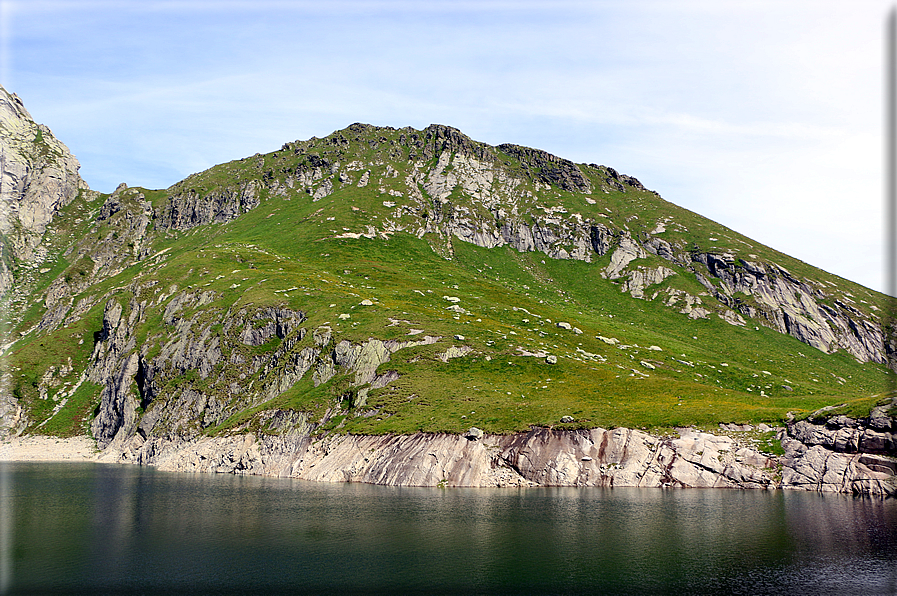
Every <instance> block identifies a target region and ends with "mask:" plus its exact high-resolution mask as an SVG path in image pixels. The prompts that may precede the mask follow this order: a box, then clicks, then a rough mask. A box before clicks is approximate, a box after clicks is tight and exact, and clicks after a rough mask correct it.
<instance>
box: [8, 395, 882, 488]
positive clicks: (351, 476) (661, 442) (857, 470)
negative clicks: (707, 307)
mask: <svg viewBox="0 0 897 596" xmlns="http://www.w3.org/2000/svg"><path fill="white" fill-rule="evenodd" d="M873 413H874V412H873ZM885 422H887V428H881V427H882V426H884V425H885ZM891 423H892V420H890V419H889V418H885V419H879V420H878V422H875V420H874V417H870V419H866V420H864V421H856V420H853V419H848V418H844V417H838V418H832V419H829V420H828V421H826V422H825V423H822V424H813V423H812V422H808V421H801V422H796V423H793V424H789V426H788V428H787V429H786V428H782V429H778V434H777V438H778V439H780V440H781V445H782V447H783V449H784V451H785V453H784V455H780V456H776V455H771V454H768V453H764V452H762V451H761V450H760V449H759V448H757V446H756V445H755V444H754V443H755V441H754V440H753V439H752V437H754V436H756V435H755V434H753V433H756V432H757V429H755V428H754V427H750V426H734V425H723V427H722V428H721V434H711V433H707V432H701V431H698V430H695V429H678V430H677V433H676V434H675V435H668V436H656V435H652V434H649V433H646V432H643V431H640V430H634V429H626V428H617V429H611V430H605V429H601V428H595V429H589V430H561V429H550V428H534V429H532V430H530V431H529V432H525V433H517V434H511V435H490V434H483V433H482V432H481V431H480V432H476V429H471V432H468V433H466V434H464V435H457V434H446V433H441V434H426V433H417V434H413V435H380V436H372V435H329V436H325V437H313V436H310V435H308V434H305V433H301V432H298V431H292V432H287V433H285V434H279V435H273V434H264V433H260V434H253V433H243V434H235V435H231V436H227V437H204V438H199V439H192V440H190V439H175V440H168V439H161V438H150V439H149V440H144V439H143V438H142V437H140V435H136V436H133V437H131V438H130V439H129V440H127V441H126V442H113V444H111V445H109V446H108V447H107V448H106V449H105V450H103V451H99V450H97V449H96V447H95V445H94V443H93V441H92V440H91V439H89V438H88V437H76V438H73V439H57V438H52V437H18V438H13V439H10V440H9V441H7V442H5V443H4V444H3V445H2V447H0V461H78V460H80V461H100V462H117V463H132V464H139V465H151V466H155V467H156V468H158V469H160V470H166V471H180V472H201V473H231V474H247V475H261V476H276V477H288V478H299V479H304V480H312V481H317V482H362V483H370V484H381V485H390V486H433V487H510V486H576V487H587V486H605V487H613V486H620V487H623V486H626V487H657V488H660V487H680V488H741V489H792V490H809V491H820V492H834V493H846V494H855V495H865V496H875V497H891V496H897V457H895V451H897V449H895V447H897V435H895V434H894V432H892V430H893V429H892V428H891ZM873 424H877V426H878V428H876V427H874V426H873ZM763 430H765V429H763Z"/></svg>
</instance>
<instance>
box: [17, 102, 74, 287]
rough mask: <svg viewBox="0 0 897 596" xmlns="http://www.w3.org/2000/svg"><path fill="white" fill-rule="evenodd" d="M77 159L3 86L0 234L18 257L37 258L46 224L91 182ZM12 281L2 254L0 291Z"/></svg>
mask: <svg viewBox="0 0 897 596" xmlns="http://www.w3.org/2000/svg"><path fill="white" fill-rule="evenodd" d="M80 167H81V166H80V164H79V163H78V160H77V159H75V157H74V156H73V155H72V154H71V153H70V152H69V150H68V148H67V147H66V146H65V145H63V144H62V143H60V142H59V141H58V140H57V139H56V138H55V137H54V136H53V133H51V132H50V129H49V128H47V127H46V126H44V125H42V124H36V123H35V122H34V120H32V118H31V115H30V114H29V113H28V111H27V110H26V109H25V106H24V105H23V104H22V101H21V100H20V99H19V97H18V96H16V95H15V94H10V93H8V92H7V91H6V90H5V89H4V88H3V87H0V233H2V234H3V235H4V236H5V237H6V240H7V241H8V242H9V244H8V245H7V247H6V248H7V250H9V251H10V252H11V253H12V256H13V257H14V258H16V259H19V260H24V261H36V260H39V259H40V258H41V257H42V256H43V255H42V254H40V251H38V252H37V253H36V252H35V251H36V249H37V248H38V246H39V245H40V243H41V240H42V238H43V234H44V232H45V231H46V229H47V225H48V224H49V223H50V221H51V220H52V219H53V216H54V215H56V213H57V212H58V211H59V209H61V208H62V207H64V206H65V205H67V204H68V203H69V202H71V201H72V199H74V198H75V196H76V195H77V194H78V191H79V190H80V189H87V185H86V184H85V183H84V181H83V180H81V177H80V176H79V175H78V168H80ZM11 285H12V275H11V273H10V272H9V270H8V269H7V267H6V259H0V294H5V293H6V292H7V291H8V290H9V288H10V287H11Z"/></svg>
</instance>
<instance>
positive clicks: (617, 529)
mask: <svg viewBox="0 0 897 596" xmlns="http://www.w3.org/2000/svg"><path fill="white" fill-rule="evenodd" d="M4 466H5V467H3V468H2V470H0V493H2V494H0V498H2V501H0V507H2V509H0V522H2V525H3V529H4V530H5V531H4V532H3V535H2V540H0V574H2V578H0V581H2V582H3V586H2V587H3V588H5V593H8V594H70V593H86V594H173V593H175V594H178V593H202V594H245V593H266V594H268V593H321V594H346V593H348V594H355V593H420V594H433V593H437V594H439V593H452V594H803V595H811V594H838V595H841V594H897V501H895V500H893V499H892V500H888V501H881V500H868V499H855V498H851V497H844V496H833V495H818V494H808V493H793V492H781V491H779V492H761V491H726V490H660V489H566V488H553V489H552V488H549V489H542V488H540V489H449V490H441V489H421V488H388V487H380V486H367V485H358V484H339V485H327V484H316V483H308V482H302V481H296V480H287V479H277V478H255V477H248V478H247V477H234V476H225V475H220V476H219V475H216V476H212V475H190V474H169V473H163V472H157V471H154V470H152V469H146V468H139V467H136V466H106V465H99V464H5V465H4Z"/></svg>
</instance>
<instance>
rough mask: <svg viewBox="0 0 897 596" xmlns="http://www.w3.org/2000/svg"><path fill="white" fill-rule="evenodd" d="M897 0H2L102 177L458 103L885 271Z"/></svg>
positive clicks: (189, 165)
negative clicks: (889, 27)
mask: <svg viewBox="0 0 897 596" xmlns="http://www.w3.org/2000/svg"><path fill="white" fill-rule="evenodd" d="M892 5H893V3H892V2H886V1H884V0H882V1H878V0H860V1H858V2H851V3H847V2H843V1H841V0H838V1H830V0H814V1H804V0H790V1H788V2H780V1H777V2H766V1H763V0H750V1H743V2H742V1H735V0H732V1H726V0H717V1H712V2H704V1H700V2H699V1H693V2H689V1H687V0H686V1H682V0H677V1H676V2H670V1H648V0H629V1H627V2H625V3H624V2H602V1H600V0H596V1H591V2H573V1H570V2H565V1H563V0H557V1H551V2H547V1H545V2H526V1H525V0H517V1H513V2H504V1H489V0H480V1H477V2H464V1H453V2H437V1H431V2H426V1H418V2H405V1H394V2H388V1H376V0H371V1H344V2H341V1H330V2H319V1H315V2H305V1H291V2H285V1H280V2H275V1H265V0H258V1H255V2H242V1H234V2H227V1H223V0H220V1H218V2H207V1H201V0H194V1H153V0H144V1H141V2H111V1H101V0H97V1H88V0H83V1H82V0H70V1H42V0H28V1H21V0H0V83H2V84H3V86H4V87H6V88H7V89H8V90H9V91H11V92H14V93H16V94H18V95H19V96H20V97H21V98H22V100H23V101H24V102H25V106H26V107H27V108H28V110H29V111H30V112H31V115H32V116H33V117H34V118H35V120H37V121H38V122H41V123H43V124H46V125H47V126H49V127H50V128H51V129H52V130H53V132H54V134H55V135H56V136H57V137H58V138H59V139H60V140H61V141H62V142H64V143H66V144H67V145H68V146H69V148H70V149H71V150H72V152H73V153H74V154H75V155H76V156H77V157H78V159H79V160H80V161H81V164H82V168H81V174H82V177H83V178H84V179H85V180H86V181H87V183H88V184H89V185H90V186H91V187H92V188H94V189H97V190H100V191H103V192H110V191H111V190H113V189H114V188H115V186H116V185H117V184H118V183H119V182H127V183H128V184H129V185H134V186H137V185H139V186H146V187H150V188H165V187H168V186H170V185H171V184H173V183H175V182H177V181H178V180H180V179H182V178H184V177H186V176H187V175H188V174H190V173H193V172H196V171H199V170H202V169H205V168H207V167H210V166H212V165H214V164H216V163H221V162H224V161H229V160H232V159H238V158H241V157H245V156H247V155H252V154H254V153H257V152H267V151H272V150H275V149H277V148H279V147H280V146H281V145H282V144H283V143H284V142H286V141H292V140H296V139H306V138H309V137H311V136H318V137H321V136H325V135H327V134H329V133H330V132H332V131H334V130H337V129H340V128H344V127H346V126H348V125H349V124H351V123H353V122H359V121H360V122H368V123H371V124H377V125H385V126H393V127H402V126H413V127H415V128H423V127H425V126H427V125H428V124H430V123H441V124H448V125H451V126H455V127H457V128H459V129H461V130H462V131H463V132H464V133H466V134H467V135H469V136H470V137H472V138H474V139H476V140H479V141H484V142H487V143H490V144H499V143H504V142H513V143H517V144H520V145H527V146H531V147H538V148H540V149H544V150H547V151H550V152H552V153H555V154H557V155H560V156H562V157H566V158H568V159H572V160H574V161H577V162H589V163H591V162H594V163H600V164H605V165H609V166H612V167H614V168H616V169H617V170H619V171H621V172H625V173H627V174H630V175H633V176H635V177H637V178H639V179H640V180H641V181H642V182H643V183H644V184H645V185H646V186H647V187H648V188H651V189H654V190H657V191H658V192H659V193H660V194H661V195H662V196H663V197H664V198H665V199H667V200H669V201H672V202H674V203H677V204H679V205H682V206H684V207H686V208H688V209H691V210H693V211H696V212H698V213H700V214H702V215H705V216H707V217H709V218H711V219H714V220H716V221H718V222H720V223H722V224H724V225H727V226H729V227H731V228H733V229H736V230H738V231H739V232H742V233H744V234H746V235H748V236H750V237H752V238H754V239H756V240H758V241H760V242H763V243H764V244H767V245H770V246H772V247H774V248H776V249H778V250H781V251H782V252H785V253H788V254H791V255H793V256H795V257H797V258H800V259H802V260H804V261H807V262H809V263H812V264H813V265H816V266H818V267H821V268H823V269H825V270H827V271H830V272H833V273H836V274H838V275H841V276H843V277H847V278H849V279H851V280H854V281H857V282H860V283H862V284H864V285H867V286H869V287H872V288H874V289H877V290H883V289H884V287H885V279H884V277H885V276H884V270H883V251H884V248H883V245H884V243H883V233H884V224H883V215H882V213H883V212H882V206H883V175H882V170H883V162H884V160H883V156H882V149H883V147H884V139H883V134H882V126H883V114H884V108H883V83H882V79H883V72H884V71H883V69H884V66H883V57H884V23H885V18H886V14H887V11H888V10H890V9H891V7H892Z"/></svg>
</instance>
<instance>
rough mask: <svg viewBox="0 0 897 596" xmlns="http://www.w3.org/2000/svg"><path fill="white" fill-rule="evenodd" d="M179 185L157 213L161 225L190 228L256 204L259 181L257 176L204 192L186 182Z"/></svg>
mask: <svg viewBox="0 0 897 596" xmlns="http://www.w3.org/2000/svg"><path fill="white" fill-rule="evenodd" d="M188 180H189V179H188ZM179 186H182V187H185V188H183V189H181V188H180V187H175V188H173V189H172V190H173V192H172V194H171V195H170V196H169V197H168V200H167V201H166V202H165V205H164V206H163V207H162V208H161V209H160V212H159V213H158V214H157V219H158V224H159V226H160V227H162V228H167V229H174V230H189V229H191V228H195V227H196V226H201V225H207V224H211V223H223V222H227V221H230V220H232V219H234V218H236V217H239V216H240V215H242V214H244V213H246V212H248V211H250V210H252V209H254V208H256V207H258V205H259V189H260V187H261V184H260V182H259V181H257V180H249V181H247V182H244V183H241V184H237V185H233V186H226V187H224V188H216V189H214V190H209V191H207V192H203V190H202V189H197V188H193V187H192V186H191V185H189V184H187V183H186V182H184V183H181V185H179Z"/></svg>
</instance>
